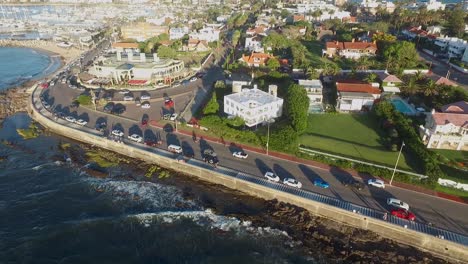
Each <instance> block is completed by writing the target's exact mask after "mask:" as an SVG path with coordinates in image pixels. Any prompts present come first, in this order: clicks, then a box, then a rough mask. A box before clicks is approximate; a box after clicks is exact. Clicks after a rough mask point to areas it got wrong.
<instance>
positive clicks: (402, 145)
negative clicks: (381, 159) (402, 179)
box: [389, 142, 405, 185]
mask: <svg viewBox="0 0 468 264" xmlns="http://www.w3.org/2000/svg"><path fill="white" fill-rule="evenodd" d="M404 146H405V142H403V144H401V148H400V152H399V153H398V158H397V160H396V163H395V168H394V169H393V173H392V178H391V179H390V183H389V184H390V185H392V182H393V177H394V176H395V172H396V168H397V166H398V161H399V160H400V156H401V151H402V150H403V147H404Z"/></svg>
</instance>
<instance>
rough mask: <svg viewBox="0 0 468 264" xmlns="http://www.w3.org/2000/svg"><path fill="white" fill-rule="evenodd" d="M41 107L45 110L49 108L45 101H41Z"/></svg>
mask: <svg viewBox="0 0 468 264" xmlns="http://www.w3.org/2000/svg"><path fill="white" fill-rule="evenodd" d="M42 105H43V106H44V108H45V109H49V108H50V105H49V104H48V103H47V102H46V101H42Z"/></svg>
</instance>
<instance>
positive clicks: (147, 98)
mask: <svg viewBox="0 0 468 264" xmlns="http://www.w3.org/2000/svg"><path fill="white" fill-rule="evenodd" d="M140 99H141V100H149V99H151V96H149V95H147V94H144V95H142V96H140Z"/></svg>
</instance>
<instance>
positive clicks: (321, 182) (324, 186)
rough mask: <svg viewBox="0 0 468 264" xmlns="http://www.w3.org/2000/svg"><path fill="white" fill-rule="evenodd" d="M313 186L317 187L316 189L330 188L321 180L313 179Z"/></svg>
mask: <svg viewBox="0 0 468 264" xmlns="http://www.w3.org/2000/svg"><path fill="white" fill-rule="evenodd" d="M314 185H315V186H318V187H321V188H328V187H330V184H328V182H326V181H324V180H322V179H315V180H314Z"/></svg>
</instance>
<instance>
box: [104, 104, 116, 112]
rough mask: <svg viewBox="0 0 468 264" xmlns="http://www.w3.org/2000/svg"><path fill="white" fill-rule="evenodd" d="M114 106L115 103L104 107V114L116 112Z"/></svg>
mask: <svg viewBox="0 0 468 264" xmlns="http://www.w3.org/2000/svg"><path fill="white" fill-rule="evenodd" d="M114 106H115V104H114V103H107V104H106V105H105V106H104V109H103V110H104V112H112V111H113V110H114Z"/></svg>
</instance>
